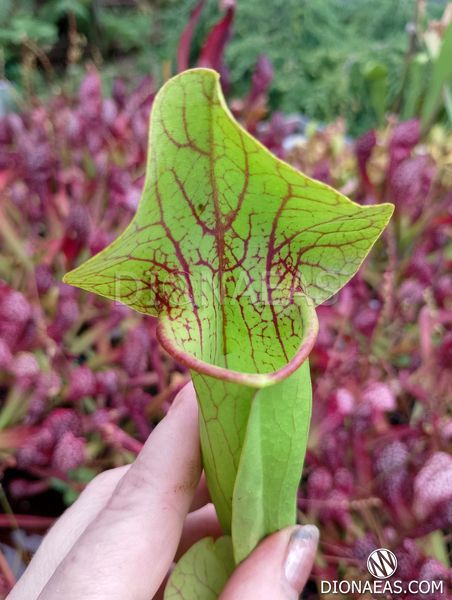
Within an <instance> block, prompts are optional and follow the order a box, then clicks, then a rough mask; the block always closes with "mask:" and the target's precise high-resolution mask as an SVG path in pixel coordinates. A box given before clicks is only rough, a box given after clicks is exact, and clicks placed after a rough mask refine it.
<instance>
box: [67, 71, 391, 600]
mask: <svg viewBox="0 0 452 600" xmlns="http://www.w3.org/2000/svg"><path fill="white" fill-rule="evenodd" d="M392 211H393V206H392V205H391V204H380V205H372V206H360V205H358V204H356V203H354V202H352V201H350V200H349V199H348V198H346V197H345V196H343V195H342V194H341V193H339V192H337V191H336V190H334V189H332V188H331V187H329V186H328V185H326V184H324V183H321V182H319V181H315V180H313V179H310V178H309V177H306V176H305V175H303V174H302V173H300V172H299V171H297V170H296V169H294V168H293V167H291V166H290V165H288V164H286V163H285V162H283V161H281V160H279V159H278V158H276V157H275V156H274V155H273V154H271V153H270V152H269V151H268V150H267V149H266V148H264V146H262V145H261V144H260V143H259V142H258V141H257V140H256V139H254V138H253V137H252V136H251V135H249V134H248V133H247V132H246V131H245V130H244V129H243V128H242V127H241V126H240V125H239V124H238V123H237V122H236V121H235V120H234V118H233V116H232V115H231V113H230V111H229V110H228V107H227V105H226V102H225V100H224V97H223V95H222V92H221V87H220V83H219V75H218V73H216V72H215V71H212V70H209V69H193V70H188V71H185V72H183V73H181V74H180V75H177V76H176V77H174V78H173V79H171V80H170V81H168V82H167V83H166V84H165V85H164V86H163V87H162V88H161V90H160V92H159V93H158V95H157V97H156V99H155V101H154V104H153V107H152V113H151V120H150V132H149V153H148V159H147V171H146V180H145V184H144V190H143V194H142V198H141V201H140V203H139V206H138V209H137V212H136V215H135V216H134V218H133V219H132V221H131V223H130V224H129V225H128V227H127V228H126V229H125V231H124V232H123V233H122V234H121V235H120V236H119V237H118V238H117V239H116V240H115V241H114V242H113V243H112V244H111V245H110V246H108V247H107V248H106V249H105V250H103V251H102V252H100V253H99V254H97V255H96V256H94V257H93V258H91V259H89V260H88V261H87V262H86V263H84V264H82V265H81V266H79V267H78V268H76V269H75V270H73V271H71V272H70V273H68V274H67V275H66V276H65V278H64V280H65V282H66V283H69V284H71V285H74V286H77V287H79V288H82V289H85V290H88V291H90V292H95V293H97V294H99V295H101V296H105V297H107V298H110V299H112V300H118V301H120V302H122V303H124V304H127V305H129V306H130V307H132V308H133V309H135V310H137V311H139V312H141V313H144V314H147V315H152V316H154V317H158V318H159V323H158V339H159V340H160V343H161V344H162V346H163V347H164V348H165V350H166V351H167V352H168V353H169V354H170V355H171V356H172V357H174V358H175V359H176V360H177V361H179V362H180V363H182V364H184V365H186V366H187V367H188V368H189V370H190V373H191V376H192V379H193V384H194V387H195V390H196V394H197V398H198V402H199V408H200V411H199V427H200V435H201V447H202V457H203V466H204V470H205V474H206V479H207V484H208V488H209V491H210V495H211V498H212V501H213V503H214V505H215V508H216V511H217V514H218V519H219V521H220V523H221V526H222V530H223V533H224V536H223V537H221V538H220V539H218V540H216V541H214V540H213V539H210V538H205V539H203V540H201V541H199V542H197V543H196V544H195V545H194V546H192V548H191V549H190V550H188V552H187V553H186V554H185V555H184V556H183V557H182V558H181V560H180V561H179V563H178V565H177V566H176V568H175V569H174V571H173V573H172V575H171V577H170V580H169V583H168V585H167V588H166V592H165V598H167V599H172V598H177V599H179V600H180V599H181V598H182V599H184V600H208V599H214V598H217V597H218V596H219V594H220V592H221V590H222V588H223V586H224V584H225V583H226V581H227V579H228V577H229V575H230V573H231V572H232V570H233V569H234V567H235V565H236V564H238V563H239V562H240V561H242V560H243V559H244V558H245V557H246V556H247V555H248V554H249V553H250V552H251V551H252V550H253V549H254V547H255V546H256V545H257V544H258V543H259V541H260V540H261V539H262V538H263V537H264V536H266V535H268V534H270V533H272V532H274V531H276V530H278V529H281V528H283V527H286V526H288V525H293V524H295V522H296V495H297V487H298V484H299V479H300V474H301V471H302V466H303V460H304V454H305V451H306V444H307V438H308V430H309V421H310V415H311V395H312V393H311V381H310V374H309V364H308V356H309V353H310V351H311V349H312V347H313V344H314V342H315V339H316V336H317V331H318V321H317V317H316V311H315V307H316V306H317V305H319V304H321V303H322V302H324V301H325V300H327V299H328V298H330V297H331V296H332V295H334V294H335V293H336V292H337V291H338V290H339V289H340V288H342V287H343V286H344V284H345V283H346V282H347V281H348V280H349V279H350V278H351V277H352V276H353V275H354V274H355V273H356V271H357V270H358V269H359V267H360V265H361V263H362V262H363V260H364V258H365V257H366V255H367V254H368V252H369V250H370V249H371V247H372V246H373V244H374V243H375V241H376V240H377V238H378V237H379V236H380V234H381V233H382V231H383V229H384V228H385V226H386V224H387V223H388V221H389V219H390V217H391V214H392Z"/></svg>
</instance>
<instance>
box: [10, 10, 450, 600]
mask: <svg viewBox="0 0 452 600" xmlns="http://www.w3.org/2000/svg"><path fill="white" fill-rule="evenodd" d="M451 23H452V4H451V3H447V2H446V1H445V0H429V1H426V0H423V1H419V0H398V1H397V0H380V1H379V2H375V1H370V0H317V1H316V2H309V1H307V0H284V1H281V0H274V1H272V2H258V0H237V1H236V2H234V1H233V0H224V1H223V2H221V3H218V2H217V1H214V0H205V1H200V2H193V1H188V0H184V1H182V0H179V1H176V0H166V1H165V0H70V1H69V0H1V2H0V484H1V486H0V597H4V596H5V595H6V593H7V591H8V589H10V587H11V586H12V585H13V584H14V581H15V579H16V578H17V577H18V576H19V575H20V573H21V572H22V570H23V569H24V566H25V565H26V564H27V562H28V560H29V559H30V556H31V555H32V554H33V552H34V551H35V549H36V548H37V547H38V545H39V543H40V540H41V539H42V536H43V534H44V533H45V531H46V530H47V528H48V527H49V526H50V525H51V524H52V523H53V521H54V520H55V518H57V517H58V516H59V515H60V514H61V513H62V511H63V510H64V509H65V507H67V506H68V505H69V504H71V503H72V502H73V501H74V500H75V499H76V498H77V496H78V494H79V493H80V492H81V490H82V489H83V488H84V486H86V484H87V483H88V482H89V481H90V480H91V479H92V478H93V477H94V476H95V475H96V474H97V473H99V472H101V471H103V470H105V469H108V468H111V467H114V466H119V465H122V464H125V463H128V462H130V461H132V460H133V459H134V457H135V455H136V453H137V452H139V450H140V448H141V446H142V444H143V442H144V440H145V439H146V437H147V436H148V435H149V433H150V431H151V430H152V428H153V427H154V425H155V424H156V423H157V422H158V421H159V420H160V419H161V418H162V416H163V415H164V414H165V412H166V410H167V409H168V407H169V406H170V404H171V402H172V399H173V398H174V395H175V394H176V393H177V391H178V390H179V389H180V388H181V387H182V386H183V385H184V383H185V382H186V381H187V378H188V374H187V372H186V371H185V369H184V368H183V367H181V366H180V365H178V364H176V363H175V362H174V361H173V360H172V359H171V358H170V357H169V356H168V355H166V353H165V352H164V351H163V350H162V349H161V348H160V347H159V345H158V343H157V340H156V337H155V321H154V320H153V319H152V318H144V317H142V316H140V315H138V314H136V313H132V312H131V311H130V310H128V309H126V308H125V307H122V306H120V305H118V304H113V303H110V302H107V301H104V300H102V299H101V298H98V297H94V296H91V295H89V294H86V293H84V292H81V291H80V290H76V289H74V288H71V287H69V286H66V285H64V284H62V283H61V278H62V275H63V274H64V273H65V272H66V271H67V270H69V269H71V268H73V267H74V266H76V265H77V264H79V263H81V262H83V261H84V260H86V258H88V257H89V256H91V255H92V254H94V253H96V252H98V251H99V250H101V249H102V248H103V247H105V245H107V244H108V243H109V242H110V241H112V240H113V239H114V238H115V237H116V235H117V234H118V233H119V232H120V231H122V230H123V229H124V227H125V226H126V224H127V223H128V222H129V221H130V219H131V217H132V215H133V213H134V211H135V209H136V206H137V203H138V200H139V197H140V193H141V188H142V184H143V177H144V169H145V158H146V152H147V129H148V117H149V110H150V107H151V106H152V102H153V99H154V96H155V93H156V91H157V90H158V88H159V86H160V85H161V84H162V83H163V82H164V81H165V80H166V79H168V78H169V77H170V76H172V75H173V74H175V73H177V72H178V71H181V70H184V69H186V68H188V67H190V66H196V65H200V66H208V67H212V68H214V69H217V70H218V71H219V72H220V73H221V74H222V85H223V88H224V92H225V94H226V97H227V99H228V103H229V106H230V107H231V110H232V111H233V113H234V115H235V116H236V118H237V119H238V120H239V121H240V122H241V123H242V124H243V125H244V127H246V128H247V129H248V130H249V131H250V132H251V133H252V134H253V135H255V136H256V137H258V138H259V139H260V140H261V141H262V143H264V144H265V145H266V146H267V147H268V148H269V149H270V150H271V151H272V152H274V153H275V154H276V155H278V156H280V157H282V158H284V159H285V160H287V161H288V162H290V163H291V164H293V165H294V166H295V167H296V168H299V169H300V170H302V171H303V172H304V173H306V174H308V175H310V176H312V177H315V178H317V179H321V180H323V181H325V182H327V183H329V184H331V185H333V186H334V187H336V188H338V189H340V190H341V191H342V192H343V193H344V194H346V195H348V196H349V197H351V198H352V199H353V200H355V201H357V202H360V203H363V204H372V203H376V202H383V201H390V202H393V203H394V204H395V205H396V211H395V215H394V217H393V219H392V222H391V224H390V226H389V228H388V229H387V231H386V232H385V234H384V235H383V237H382V239H381V240H380V241H379V242H378V244H377V245H376V247H375V248H374V250H373V251H372V254H371V256H370V258H369V259H368V260H367V261H366V263H365V265H364V267H363V268H362V269H361V271H360V272H359V274H358V275H357V276H356V277H355V278H354V279H353V280H352V281H351V282H350V283H349V284H348V285H347V286H346V288H344V289H343V290H342V291H341V292H340V293H339V294H338V296H337V297H335V298H333V299H332V300H331V301H330V302H328V304H327V305H326V306H322V307H321V308H320V309H319V317H320V325H321V329H320V335H319V338H318V341H317V344H316V347H315V350H314V352H313V354H312V355H311V365H312V375H313V381H314V414H313V421H312V427H311V433H310V442H309V449H308V454H307V457H306V462H305V468H304V472H303V479H302V482H301V485H300V492H299V518H300V521H301V522H315V523H317V524H318V526H319V528H320V531H321V545H320V552H319V557H318V561H317V563H316V567H315V569H314V572H313V576H312V579H311V581H310V582H309V585H308V587H307V588H306V590H305V592H304V597H305V598H312V599H318V598H322V599H327V598H330V597H331V598H333V597H334V598H340V597H341V596H340V594H335V595H331V596H329V595H328V594H321V590H320V585H319V581H320V580H321V579H324V580H332V579H341V578H347V579H349V580H350V579H358V578H366V576H367V575H366V568H365V564H366V559H367V556H368V554H369V553H370V551H371V550H373V549H374V548H378V547H386V548H389V549H391V550H393V551H394V552H395V553H396V555H397V558H398V564H399V567H398V571H397V576H398V577H399V578H402V579H406V580H410V579H427V580H428V579H438V578H443V579H446V580H448V581H449V582H450V570H448V566H449V557H450V552H451V547H452V533H451V530H452V527H451V525H452V456H451V453H450V450H451V441H452V420H451V414H450V413H451V406H452V369H451V364H452V330H451V324H452V276H451V265H452V244H451V231H452V186H451V184H452V135H451V129H450V124H451V121H452V24H451ZM354 597H356V598H359V596H354ZM406 597H407V598H408V597H409V596H406ZM436 597H437V598H438V599H439V598H444V597H445V596H444V595H443V596H439V595H437V596H435V594H432V595H430V596H427V595H425V594H424V595H420V596H411V598H413V599H414V598H419V599H420V598H424V599H426V598H431V599H435V598H436Z"/></svg>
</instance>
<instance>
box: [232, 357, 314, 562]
mask: <svg viewBox="0 0 452 600" xmlns="http://www.w3.org/2000/svg"><path fill="white" fill-rule="evenodd" d="M311 401H312V391H311V378H310V374H309V363H308V361H307V360H306V361H305V362H304V363H303V364H302V365H301V367H300V368H299V369H298V370H297V371H295V373H292V375H290V376H289V377H288V378H287V379H284V380H283V381H281V382H280V383H278V384H276V385H275V386H274V387H272V388H264V389H262V390H259V391H258V393H257V394H256V397H255V398H254V400H253V403H252V408H251V414H250V416H249V419H248V424H247V431H246V437H245V442H244V444H243V449H242V453H241V457H240V464H239V468H238V473H237V477H236V481H235V487H234V496H233V505H232V506H233V510H232V539H233V541H234V557H235V560H236V562H237V563H239V562H241V561H242V560H243V559H244V558H246V557H247V556H248V554H249V553H250V552H251V551H252V550H253V549H254V547H255V546H256V545H257V544H258V543H259V541H260V540H261V539H262V538H263V537H264V536H265V535H267V534H269V533H273V532H274V531H277V530H279V529H282V528H283V527H287V526H289V525H293V524H294V523H295V521H296V505H297V503H296V499H297V490H298V485H299V483H300V477H301V471H302V467H303V461H304V455H305V451H306V446H307V442H308V432H309V422H310V420H311Z"/></svg>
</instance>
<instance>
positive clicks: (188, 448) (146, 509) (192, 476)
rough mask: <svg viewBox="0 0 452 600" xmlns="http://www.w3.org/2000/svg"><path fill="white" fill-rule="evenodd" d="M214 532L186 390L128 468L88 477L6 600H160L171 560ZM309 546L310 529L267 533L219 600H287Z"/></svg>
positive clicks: (307, 568) (308, 559)
mask: <svg viewBox="0 0 452 600" xmlns="http://www.w3.org/2000/svg"><path fill="white" fill-rule="evenodd" d="M220 535H221V529H220V526H219V524H218V521H217V518H216V515H215V510H214V507H213V505H212V504H211V503H210V502H209V497H208V492H207V489H206V486H205V483H204V480H203V477H202V467H201V456H200V449H199V433H198V409H197V404H196V398H195V393H194V390H193V387H192V385H191V384H188V385H186V386H185V387H184V388H183V390H182V391H181V392H180V393H179V394H178V396H177V397H176V399H175V401H174V403H173V406H172V408H171V409H170V411H169V412H168V415H167V416H166V417H165V418H164V419H163V420H162V421H161V423H160V424H159V425H158V426H157V427H156V428H155V429H154V431H153V433H152V434H151V436H150V437H149V439H148V441H147V442H146V444H145V446H144V448H143V450H142V451H141V453H140V454H139V455H138V457H137V459H136V461H135V462H134V463H133V464H132V465H131V466H130V467H129V466H126V467H120V468H117V469H112V470H110V471H106V472H105V473H103V474H101V475H99V476H98V477H96V478H95V479H94V480H93V481H92V482H91V484H90V485H88V487H87V488H86V489H85V491H84V492H83V493H82V494H81V496H80V498H79V499H78V500H77V502H75V503H74V504H73V505H72V506H71V507H70V508H69V509H68V510H67V511H66V512H65V513H64V515H63V516H62V517H61V518H60V519H59V520H58V521H57V522H56V524H55V525H54V526H53V528H52V529H51V530H50V532H49V533H48V534H47V536H46V537H45V538H44V540H43V542H42V544H41V547H40V548H39V550H38V552H37V553H36V555H35V556H34V558H33V560H32V561H31V563H30V565H29V567H28V569H27V570H26V571H25V573H24V575H23V576H22V577H21V579H20V580H19V581H18V583H17V584H16V586H15V587H14V589H13V590H12V591H11V593H10V594H9V596H8V598H7V600H61V598H64V599H65V600H80V599H81V598H83V600H150V599H151V598H154V599H155V600H159V599H161V598H163V589H164V586H165V583H166V578H167V575H168V572H169V570H170V569H171V565H172V564H173V562H174V561H175V560H177V559H178V558H179V557H180V556H181V555H182V554H183V553H184V552H185V551H186V550H187V549H188V548H189V547H190V546H191V545H192V544H193V543H195V542H196V541H197V540H199V539H201V538H203V537H205V536H213V537H218V536H220ZM317 543H318V530H317V529H316V528H315V527H313V526H311V525H307V526H304V527H300V526H296V527H288V528H286V529H283V530H281V531H279V532H277V533H275V534H273V535H271V536H269V537H268V538H266V539H265V540H264V541H263V542H262V543H261V544H260V545H259V546H258V547H257V548H256V550H254V552H253V553H252V554H251V555H250V556H249V557H248V558H247V559H246V560H245V561H244V562H243V563H241V564H240V565H239V566H238V567H237V568H236V570H235V571H234V573H233V575H232V577H231V578H230V580H229V582H228V583H227V585H226V587H225V589H224V591H223V592H222V594H221V596H220V600H254V599H255V598H260V599H261V600H283V599H284V600H296V599H297V598H298V596H299V594H300V592H301V591H302V589H303V587H304V585H305V583H306V581H307V579H308V577H309V574H310V572H311V569H312V565H313V561H314V556H315V551H316V548H317Z"/></svg>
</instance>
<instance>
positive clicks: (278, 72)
mask: <svg viewBox="0 0 452 600" xmlns="http://www.w3.org/2000/svg"><path fill="white" fill-rule="evenodd" d="M195 4H196V2H195V1H194V0H184V1H183V2H179V1H176V0H169V1H167V2H161V1H159V0H140V1H138V0H136V1H135V0H131V1H120V2H114V3H111V2H108V1H106V0H71V1H70V2H68V0H47V1H46V2H41V1H39V0H17V1H16V0H14V1H13V0H3V2H2V4H1V7H0V27H2V26H3V27H2V30H1V33H0V44H1V45H2V54H3V56H2V60H3V64H4V70H5V73H6V75H7V77H8V78H9V79H10V80H12V81H16V82H18V83H19V84H21V85H25V86H27V85H30V84H31V83H33V84H34V86H35V87H36V88H37V89H38V90H40V91H45V90H46V89H47V88H48V87H49V84H51V83H52V82H53V81H54V79H55V77H56V78H57V79H58V80H59V77H60V76H61V74H62V73H63V72H64V71H66V73H69V74H70V75H71V76H72V77H75V78H76V80H78V79H79V78H80V75H81V70H80V68H79V66H78V65H79V64H80V61H81V60H82V59H84V58H90V59H91V60H94V61H95V62H97V63H98V64H99V65H100V64H102V72H103V75H104V77H106V78H107V79H109V76H111V74H112V73H113V72H114V73H118V72H119V73H121V72H126V71H129V72H130V70H131V69H132V70H133V72H134V73H136V74H139V73H141V74H149V73H150V72H151V73H152V74H153V75H154V76H155V77H156V78H157V80H160V81H161V79H162V76H164V75H165V74H166V75H168V73H169V71H170V70H171V67H172V66H173V67H174V57H175V55H176V48H177V45H178V42H179V37H180V34H181V31H182V29H183V27H184V25H185V23H186V21H187V19H188V16H189V13H190V10H191V9H192V8H193V7H194V6H195ZM418 4H419V2H416V1H415V0H400V1H398V2H394V0H380V1H379V2H374V1H373V0H316V2H310V1H309V0H276V1H273V2H260V1H259V0H242V1H241V2H239V3H238V4H237V10H236V15H235V21H234V35H233V37H232V39H231V40H230V43H229V44H228V48H227V51H226V62H227V64H228V68H229V70H230V76H231V84H232V90H231V91H232V93H233V94H238V95H240V94H243V92H244V90H245V88H246V85H247V81H248V79H249V77H250V75H251V72H252V69H253V67H254V64H255V63H256V60H257V57H258V56H259V55H260V54H261V53H262V52H263V51H265V53H266V55H267V56H268V57H269V59H270V60H271V62H272V64H273V66H274V71H275V77H274V80H273V85H272V90H271V94H270V106H271V107H272V108H278V109H279V110H283V111H284V112H286V113H287V112H289V113H290V112H301V113H303V114H305V115H307V116H308V117H309V118H311V119H316V120H319V121H322V122H329V121H330V120H332V119H333V118H335V117H337V116H338V115H341V116H343V117H345V118H346V119H347V122H348V123H349V131H350V132H351V133H352V134H353V133H359V132H362V131H364V130H365V129H367V128H368V127H371V126H374V125H375V124H377V123H381V120H382V117H383V115H384V112H385V111H386V110H388V109H391V108H394V107H395V105H397V103H400V94H401V92H402V89H401V86H402V85H403V84H404V83H406V82H405V81H404V70H405V67H406V64H405V63H406V57H407V52H408V51H409V44H410V41H409V33H410V31H411V33H413V28H414V29H416V27H419V28H420V29H422V28H423V27H425V25H426V23H427V22H428V21H429V19H432V18H439V17H440V16H441V14H442V12H443V10H444V7H445V5H446V2H445V0H429V1H428V2H425V3H421V4H422V5H424V4H425V6H424V9H423V10H421V11H420V12H419V11H418V12H416V6H417V5H418ZM217 18H218V5H217V2H215V1H214V0H209V1H208V2H207V6H206V8H205V11H204V13H203V15H202V16H201V20H200V23H199V27H198V29H197V31H196V34H195V38H194V44H193V46H192V55H193V56H194V55H196V54H197V52H199V49H200V47H201V45H202V40H204V38H205V36H206V33H207V31H209V29H210V28H211V26H212V25H213V23H214V22H215V21H216V20H217ZM422 46H423V42H421V41H420V40H419V43H418V45H417V46H416V45H415V48H414V49H415V50H422V51H424V50H425V48H423V47H422ZM422 60H424V59H422ZM421 62H422V61H421ZM33 64H36V65H37V66H38V70H34V69H32V68H31V66H32V65H33ZM162 69H163V70H162ZM41 75H42V76H41ZM423 76H424V78H426V74H425V73H424V74H423ZM451 77H452V75H451ZM405 116H406V117H407V118H408V117H410V116H413V115H412V114H406V115H405Z"/></svg>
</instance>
